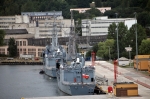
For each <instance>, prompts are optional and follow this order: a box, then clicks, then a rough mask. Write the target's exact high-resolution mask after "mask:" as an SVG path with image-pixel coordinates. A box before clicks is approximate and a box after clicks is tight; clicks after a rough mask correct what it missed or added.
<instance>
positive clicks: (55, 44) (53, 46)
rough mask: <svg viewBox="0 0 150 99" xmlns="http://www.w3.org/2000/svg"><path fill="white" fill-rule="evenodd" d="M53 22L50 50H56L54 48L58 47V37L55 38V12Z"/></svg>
mask: <svg viewBox="0 0 150 99" xmlns="http://www.w3.org/2000/svg"><path fill="white" fill-rule="evenodd" d="M53 18H54V22H53V30H52V31H53V32H52V50H56V49H55V48H56V47H57V46H58V45H57V43H58V37H57V29H56V28H57V27H56V16H55V11H54V15H53Z"/></svg>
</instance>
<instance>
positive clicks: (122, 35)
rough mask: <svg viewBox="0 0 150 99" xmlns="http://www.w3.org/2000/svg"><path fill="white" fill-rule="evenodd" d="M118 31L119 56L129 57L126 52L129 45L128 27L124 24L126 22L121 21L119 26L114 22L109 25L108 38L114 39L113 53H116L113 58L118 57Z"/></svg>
mask: <svg viewBox="0 0 150 99" xmlns="http://www.w3.org/2000/svg"><path fill="white" fill-rule="evenodd" d="M117 31H118V46H119V54H120V55H119V56H120V57H121V56H124V57H127V53H126V52H125V47H127V46H128V45H127V41H128V39H127V38H126V35H127V34H128V32H129V31H128V28H127V26H125V25H124V23H122V22H120V23H119V24H118V26H117V25H116V24H115V23H112V24H111V25H110V26H109V27H108V36H107V39H114V40H115V41H114V46H113V50H112V53H113V54H114V55H113V56H114V57H113V58H115V59H116V58H117V53H118V51H117Z"/></svg>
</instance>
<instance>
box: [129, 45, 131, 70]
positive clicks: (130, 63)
mask: <svg viewBox="0 0 150 99" xmlns="http://www.w3.org/2000/svg"><path fill="white" fill-rule="evenodd" d="M129 48H130V45H129ZM129 59H130V61H129V64H130V67H131V53H130V50H129Z"/></svg>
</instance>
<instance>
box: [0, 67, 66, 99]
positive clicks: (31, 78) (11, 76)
mask: <svg viewBox="0 0 150 99" xmlns="http://www.w3.org/2000/svg"><path fill="white" fill-rule="evenodd" d="M42 68H43V67H42V65H34V66H33V65H16V66H15V65H0V99H20V98H21V97H26V98H27V97H51V96H66V94H65V93H63V92H61V91H60V90H59V89H58V86H57V80H56V79H53V78H50V77H48V76H46V75H44V74H39V72H40V70H41V69H42Z"/></svg>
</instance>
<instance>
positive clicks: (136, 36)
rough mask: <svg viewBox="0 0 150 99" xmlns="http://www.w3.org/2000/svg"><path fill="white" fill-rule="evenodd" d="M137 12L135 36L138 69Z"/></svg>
mask: <svg viewBox="0 0 150 99" xmlns="http://www.w3.org/2000/svg"><path fill="white" fill-rule="evenodd" d="M134 14H135V37H136V68H137V71H138V45H137V22H136V12H134Z"/></svg>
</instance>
